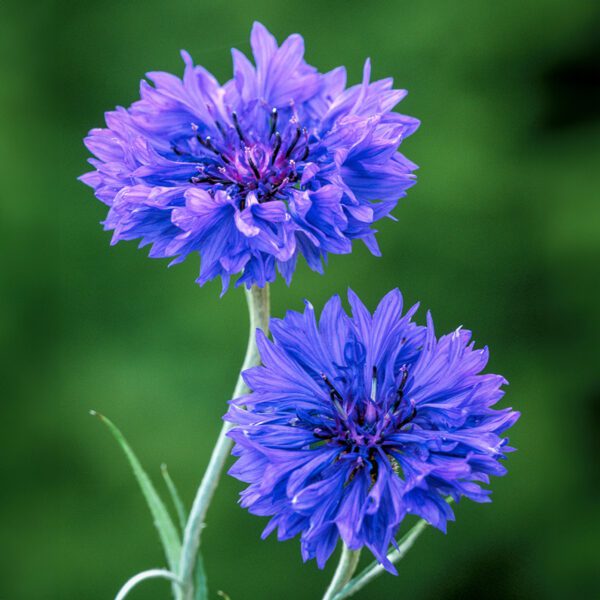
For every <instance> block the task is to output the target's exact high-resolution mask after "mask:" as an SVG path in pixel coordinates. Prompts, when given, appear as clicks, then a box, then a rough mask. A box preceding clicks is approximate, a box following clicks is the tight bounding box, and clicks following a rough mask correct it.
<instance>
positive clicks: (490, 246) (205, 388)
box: [0, 0, 600, 600]
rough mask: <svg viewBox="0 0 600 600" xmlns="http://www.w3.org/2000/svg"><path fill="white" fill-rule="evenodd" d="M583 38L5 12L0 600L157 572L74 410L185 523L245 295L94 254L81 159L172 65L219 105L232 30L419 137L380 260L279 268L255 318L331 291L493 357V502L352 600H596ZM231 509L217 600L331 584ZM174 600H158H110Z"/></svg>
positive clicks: (583, 32)
mask: <svg viewBox="0 0 600 600" xmlns="http://www.w3.org/2000/svg"><path fill="white" fill-rule="evenodd" d="M595 13H596V14H595ZM594 17H598V14H597V9H596V10H595V3H594V2H591V1H590V2H588V1H585V0H574V1H573V2H565V0H562V1H556V0H545V1H543V0H529V1H523V0H507V1H505V2H486V1H481V0H477V1H475V0H473V1H470V0H466V1H459V2H445V1H441V0H438V1H428V2H391V1H388V2H362V1H361V2H359V1H354V0H352V1H350V0H343V1H342V0H335V1H328V2H324V1H323V0H318V1H317V0H306V1H304V2H301V3H290V2H275V0H255V1H254V2H252V3H248V2H245V1H242V0H229V1H228V2H224V1H222V0H212V1H211V2H205V1H201V0H196V1H195V2H188V1H184V0H173V1H171V2H159V1H157V0H147V1H146V2H133V1H121V0H104V1H79V2H76V1H73V0H54V1H51V0H45V1H40V2H33V3H29V4H23V3H19V2H16V1H14V0H8V2H4V3H2V6H0V76H1V84H0V128H1V131H2V134H1V135H0V170H1V182H2V185H1V187H0V194H1V197H2V201H1V203H0V215H1V218H0V231H1V233H2V235H1V236H0V239H1V240H2V242H1V243H2V245H3V251H2V259H3V265H2V272H1V274H0V281H2V284H1V290H2V291H1V293H0V339H1V340H2V346H3V348H4V350H5V352H4V353H3V360H2V368H3V371H5V372H4V373H3V377H2V419H1V420H0V428H1V430H2V431H1V434H2V435H1V438H0V439H1V442H0V444H1V446H0V447H1V451H2V457H1V464H2V471H3V475H2V484H1V485H2V491H1V492H0V502H1V512H0V539H1V548H2V552H1V556H2V558H1V560H0V598H1V599H2V600H46V599H48V600H71V599H73V600H83V599H85V600H106V599H108V598H111V597H113V595H114V594H115V592H116V590H117V589H118V587H119V585H120V584H121V583H122V582H123V581H124V580H125V579H126V578H127V577H128V576H130V575H131V574H133V573H134V572H136V571H137V570H141V569H145V568H149V567H155V566H160V565H162V564H163V562H164V561H163V558H162V556H161V553H160V549H159V544H158V542H157V539H156V535H155V531H154V529H153V527H152V525H151V522H150V518H149V515H148V511H147V509H146V506H145V505H144V501H143V499H142V497H141V495H140V494H139V491H138V489H137V487H136V484H135V481H134V479H133V477H132V475H131V473H130V471H129V468H128V465H127V464H126V462H125V460H124V458H123V456H122V455H121V454H120V452H119V450H118V449H117V447H116V446H115V444H114V441H113V440H112V439H111V437H110V436H109V434H108V433H107V431H106V430H105V429H104V428H103V427H102V426H101V425H100V424H99V423H98V421H97V420H94V419H92V418H91V417H89V416H88V410H89V409H90V408H94V409H96V410H98V411H100V412H103V413H105V414H106V415H108V416H110V417H111V418H112V419H113V420H114V421H115V422H116V423H117V424H118V425H119V426H120V427H121V428H122V430H123V431H124V432H125V433H126V434H127V436H128V438H129V441H130V442H131V443H132V445H133V446H134V448H135V449H136V451H137V452H138V455H139V456H140V458H141V459H142V461H143V463H144V464H145V466H146V467H147V469H148V470H149V472H150V473H151V475H152V476H153V477H154V479H155V481H156V482H157V483H160V470H159V465H160V463H161V462H166V463H167V464H168V465H169V469H170V472H171V474H172V476H173V478H174V479H175V480H176V482H177V483H178V485H179V487H180V489H181V491H182V493H183V495H184V497H185V498H186V500H187V501H188V502H190V501H191V498H192V496H193V493H194V490H195V486H196V485H197V483H198V481H199V479H200V477H201V474H202V471H203V468H204V466H205V464H206V462H207V459H208V453H209V451H210V448H211V445H212V442H213V440H214V439H215V437H216V435H217V431H218V429H219V426H220V423H219V418H220V416H221V414H222V413H223V412H224V410H225V402H226V400H227V399H228V397H229V394H230V393H231V390H232V388H233V384H234V381H235V377H236V370H237V369H238V367H239V365H240V363H241V359H242V354H243V347H244V344H245V336H246V327H247V317H246V308H245V305H244V299H243V295H242V294H241V293H239V292H237V293H236V292H230V293H228V294H227V295H226V296H225V298H223V299H222V300H221V299H219V291H220V287H219V284H218V283H216V282H214V283H212V284H210V285H207V286H206V287H205V288H203V289H200V288H198V287H197V286H195V285H194V283H193V280H194V278H195V275H196V272H197V269H198V265H197V264H195V262H194V261H192V260H190V261H188V263H186V264H185V265H183V266H178V267H175V268H173V269H170V270H168V269H167V268H166V264H164V263H161V262H159V261H152V260H150V259H148V258H146V256H145V251H138V250H136V248H135V244H129V245H127V244H121V245H119V246H116V247H112V248H111V247H109V239H110V234H108V233H105V232H103V231H102V229H101V227H100V225H99V224H98V222H99V221H100V220H101V219H102V218H103V216H104V209H103V207H102V205H101V204H100V203H99V202H98V201H96V200H94V198H93V195H92V193H91V191H90V190H89V189H87V188H85V187H84V186H83V185H82V184H80V183H78V182H77V181H76V177H77V176H78V175H79V174H81V173H82V172H84V171H85V170H86V164H85V158H86V157H87V152H86V150H85V149H84V147H83V145H82V142H81V139H82V137H83V136H84V134H85V133H86V131H87V130H88V129H89V128H91V127H93V126H99V125H100V124H101V122H102V115H103V112H104V111H105V110H107V109H110V108H112V107H113V106H114V105H116V104H123V105H127V104H129V103H130V102H131V101H133V100H134V99H135V98H136V95H137V81H138V80H139V79H140V78H141V77H142V76H143V74H144V72H145V71H148V70H159V69H163V70H170V71H174V72H178V73H180V72H181V71H182V63H181V61H180V59H179V55H178V51H179V49H180V48H186V49H187V50H189V51H190V52H191V53H192V55H193V56H194V58H195V59H196V61H197V62H199V63H201V64H203V65H205V66H206V67H208V68H209V69H211V70H213V71H214V72H215V74H216V75H217V76H218V77H219V78H220V79H221V80H225V79H226V78H228V77H229V75H230V57H229V48H230V47H231V46H236V47H238V48H240V49H242V50H248V48H249V44H248V34H249V29H250V25H251V23H252V20H254V19H259V20H261V21H263V22H264V23H265V24H266V25H267V26H269V27H270V28H271V29H272V30H273V31H274V32H275V33H276V34H277V36H278V37H279V38H280V39H281V38H282V37H284V36H286V35H288V34H289V33H292V32H295V31H298V32H301V33H302V34H303V35H304V36H305V39H306V45H307V58H308V60H309V62H311V63H313V64H315V65H317V66H318V67H319V68H320V69H321V70H326V69H329V68H332V67H334V66H337V65H338V64H346V65H347V66H348V67H349V74H350V79H351V81H353V82H356V81H358V80H359V78H360V74H361V68H362V61H363V59H364V58H365V57H366V56H371V58H372V60H373V63H374V75H375V76H376V77H378V78H379V77H384V76H388V75H393V76H394V78H395V80H396V83H397V84H398V85H399V86H400V87H405V88H407V89H408V90H409V92H410V94H409V96H408V98H407V99H406V100H405V101H404V102H403V103H402V105H401V109H402V110H404V111H405V112H407V113H408V114H412V115H415V116H418V117H419V118H421V119H422V128H421V129H420V131H418V132H417V133H416V134H415V135H414V136H413V137H412V138H410V139H409V140H408V141H407V142H406V144H405V146H404V151H405V152H406V154H407V155H408V156H409V157H410V158H411V159H413V160H414V161H415V162H416V163H418V164H419V165H421V169H420V170H419V172H418V174H419V183H418V185H417V186H416V187H415V188H413V189H412V190H411V191H410V192H409V195H408V197H407V198H406V199H405V200H403V201H402V202H401V203H400V206H399V207H398V209H397V210H396V212H395V214H396V216H397V217H398V219H399V222H398V223H393V222H391V221H390V222H387V223H384V224H383V225H382V226H381V228H380V231H381V234H380V238H379V239H380V243H381V248H382V251H383V258H380V259H375V258H373V257H371V256H370V255H369V254H368V252H367V251H366V250H365V249H364V248H359V247H357V249H356V251H355V252H354V253H353V254H352V255H351V256H334V257H332V258H331V260H330V264H329V267H328V269H327V274H326V276H325V277H322V276H319V275H317V274H314V273H311V272H309V271H308V269H307V268H305V267H302V268H300V269H299V272H298V273H297V275H296V278H295V280H294V282H293V285H292V287H291V288H289V289H288V288H286V287H285V285H284V284H283V283H282V282H280V281H279V282H277V283H276V284H275V285H274V286H273V290H272V296H273V311H274V314H275V315H281V314H282V313H283V312H284V311H285V310H286V309H288V308H291V309H298V308H300V307H301V306H302V300H303V298H305V297H306V298H309V299H310V300H311V301H312V302H313V303H314V304H315V305H316V306H317V307H318V308H319V309H320V308H321V306H322V305H323V302H324V301H325V300H326V299H327V298H328V297H329V296H330V295H331V294H333V293H342V294H343V293H344V292H345V289H346V288H347V287H348V286H351V287H352V288H354V289H355V290H356V291H357V292H358V293H359V294H360V296H361V297H362V298H363V299H364V300H365V301H366V302H367V303H368V304H369V306H370V307H371V308H372V307H374V305H375V303H376V302H377V300H378V299H379V298H380V297H381V296H382V295H383V294H384V293H385V292H387V291H388V290H389V289H391V288H392V287H395V286H399V287H400V288H401V289H402V290H403V291H404V293H405V296H406V298H407V300H408V301H409V302H411V303H412V302H414V301H416V300H421V301H422V304H423V306H424V307H425V308H431V309H432V311H433V315H434V318H435V320H436V324H437V327H438V330H439V331H440V332H441V331H447V330H450V329H452V328H454V327H456V326H457V325H459V324H463V325H464V326H465V327H469V328H471V329H473V330H474V332H475V338H476V339H477V340H478V342H479V343H481V344H488V345H489V346H490V347H491V349H492V359H491V365H490V366H491V368H492V369H493V370H495V371H497V372H500V373H502V374H504V375H506V377H507V378H508V379H509V381H510V383H511V385H510V387H509V388H508V393H507V399H506V404H507V405H513V406H514V407H515V408H518V409H520V410H521V411H522V413H523V416H522V419H521V421H520V422H519V423H518V425H517V426H516V427H515V429H514V432H513V436H512V441H513V442H514V445H516V446H517V447H518V448H519V452H517V453H516V454H514V455H512V456H511V458H510V461H509V465H508V466H509V475H508V476H507V477H505V478H503V479H501V480H497V481H495V482H494V484H493V489H494V494H493V498H494V502H493V503H492V504H491V505H483V506H479V505H473V504H469V503H468V502H464V503H462V504H461V505H459V506H458V507H457V511H456V512H457V515H458V522H457V523H456V524H453V525H451V526H450V528H449V533H448V535H447V536H444V535H442V534H441V533H439V532H435V531H428V532H427V533H426V534H425V535H424V536H423V538H422V539H421V540H420V541H419V543H418V544H417V546H416V547H415V548H414V549H413V550H412V552H411V554H410V555H409V556H408V557H407V558H406V559H405V561H404V562H403V563H402V565H401V569H400V576H399V577H398V578H393V577H385V578H382V579H380V580H379V581H378V582H377V583H376V584H374V585H373V586H372V587H371V588H370V589H368V590H367V591H366V592H364V593H363V594H362V595H361V596H359V598H362V599H363V600H366V599H378V598H396V597H397V598H406V599H408V598H410V599H411V600H428V599H434V598H436V599H437V598H443V599H445V600H454V599H458V598H460V599H470V598H486V599H492V600H493V599H500V598H502V599H528V598H548V599H555V598H556V599H562V598H566V597H568V596H570V595H572V594H575V596H576V597H581V598H592V597H600V595H598V591H597V590H594V584H595V583H596V584H597V581H594V576H595V571H594V567H596V566H597V564H596V561H597V556H598V548H597V540H598V537H599V535H600V516H599V513H598V510H597V506H598V502H597V498H598V494H599V492H600V487H599V485H598V479H597V478H595V475H597V473H596V472H595V470H596V469H595V467H596V460H597V455H598V450H599V447H598V439H599V438H598V433H597V431H598V418H599V417H600V409H599V406H600V404H599V402H600V382H599V378H598V339H599V333H600V331H599V329H600V328H599V325H600V317H599V313H598V306H599V303H598V299H599V298H598V294H597V289H596V284H597V282H596V279H597V277H598V259H599V258H600V256H599V255H600V243H599V238H600V236H599V230H598V222H599V216H600V215H599V210H598V199H599V198H598V196H599V183H600V178H599V172H600V171H599V169H598V164H599V160H598V159H599V158H600V152H599V151H600V136H599V133H600V120H599V112H598V106H599V105H600V97H599V94H598V87H597V86H598V66H597V65H598V61H597V56H598V53H597V51H598V44H597V22H598V21H597V20H596V21H594ZM594 22H596V26H594ZM594 52H596V55H594ZM595 56H596V58H595ZM594 78H595V83H594ZM421 318H424V311H422V313H421ZM239 490H240V485H239V483H238V482H235V481H233V480H230V479H226V480H225V481H224V483H223V485H222V487H221V488H220V489H219V492H218V495H217V498H216V501H215V503H214V505H213V507H212V508H211V510H210V513H209V525H208V528H207V529H206V533H205V536H204V538H203V539H204V544H205V552H206V566H207V570H208V573H209V578H210V584H211V586H212V589H213V593H214V592H216V590H217V589H223V590H226V591H227V592H228V593H229V595H230V596H231V598H232V599H233V600H254V599H260V600H270V599H275V598H281V597H285V598H286V599H287V600H309V599H312V598H318V597H319V592H320V591H321V590H322V589H323V587H324V585H325V582H326V581H327V580H328V578H329V577H330V573H331V566H332V565H331V566H330V568H329V569H327V570H326V571H325V572H321V571H319V570H318V569H317V568H316V566H315V565H314V564H312V563H311V564H307V565H302V563H301V559H300V552H299V546H298V543H297V542H295V541H292V542H286V543H278V542H276V541H275V540H274V539H269V540H268V541H265V542H262V541H260V539H259V534H260V531H261V529H262V527H263V526H264V524H265V523H264V521H262V520H261V519H259V518H256V517H251V516H249V515H247V514H246V513H245V512H243V511H242V510H241V509H240V508H239V507H238V506H237V504H236V500H237V493H238V491H239ZM594 546H596V547H594ZM168 593H169V590H168V586H167V585H166V584H164V583H162V582H153V583H147V584H145V586H144V587H143V588H140V589H139V590H138V591H137V592H135V593H134V594H132V596H131V597H132V598H136V599H137V598H139V599H140V600H142V599H144V598H146V599H157V600H158V599H162V598H167V597H168ZM213 598H216V596H215V595H213Z"/></svg>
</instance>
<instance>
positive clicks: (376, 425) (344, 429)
mask: <svg viewBox="0 0 600 600" xmlns="http://www.w3.org/2000/svg"><path fill="white" fill-rule="evenodd" d="M321 377H322V379H323V382H324V383H325V385H326V386H327V389H328V391H329V396H330V399H331V402H332V404H333V406H334V408H335V411H334V418H333V419H332V421H331V422H330V423H329V424H328V425H327V426H326V427H324V426H323V425H322V424H321V425H319V426H318V427H316V428H314V429H313V433H314V435H315V437H317V438H318V439H319V440H322V441H323V442H325V443H329V444H335V445H338V446H340V447H341V449H342V454H344V455H351V456H354V457H355V458H356V459H357V465H360V466H362V464H363V463H364V462H365V461H366V462H367V463H370V464H371V467H372V468H376V467H373V465H375V462H376V461H375V460H374V459H375V457H376V455H377V454H378V453H380V452H385V449H384V446H385V438H386V434H390V433H395V432H397V431H399V430H401V429H403V428H405V427H407V426H408V425H409V424H410V422H411V421H412V420H413V419H414V418H415V416H416V414H417V411H416V408H415V407H414V404H413V403H412V402H407V401H406V399H405V397H404V387H405V385H406V381H407V379H408V369H407V368H406V367H402V369H401V375H400V378H401V380H400V384H399V386H398V388H397V390H396V393H395V394H394V395H393V397H391V398H387V399H385V400H383V401H381V400H380V401H379V402H376V400H375V393H372V394H371V397H368V398H366V399H361V400H358V401H351V400H347V399H346V400H345V399H344V398H343V397H342V395H341V394H340V392H338V390H337V389H336V388H335V386H334V385H333V384H332V383H331V381H330V380H329V378H328V377H327V376H326V375H324V374H322V375H321ZM373 381H374V383H373V388H375V381H376V372H374V374H373Z"/></svg>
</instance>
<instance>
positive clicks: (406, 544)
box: [332, 520, 428, 600]
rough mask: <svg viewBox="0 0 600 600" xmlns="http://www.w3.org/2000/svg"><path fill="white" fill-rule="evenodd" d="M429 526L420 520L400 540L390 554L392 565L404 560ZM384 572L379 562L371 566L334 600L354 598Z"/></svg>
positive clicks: (342, 589) (345, 586)
mask: <svg viewBox="0 0 600 600" xmlns="http://www.w3.org/2000/svg"><path fill="white" fill-rule="evenodd" d="M427 525H428V523H427V522H426V521H423V520H420V521H419V522H418V523H417V524H416V525H414V526H413V527H412V528H411V529H410V530H409V531H408V532H407V533H406V535H404V537H403V538H402V539H401V540H400V542H399V544H398V548H396V549H395V550H393V551H392V552H390V553H389V554H388V556H387V558H388V560H389V561H390V562H391V563H392V564H395V563H397V562H399V561H400V560H401V559H402V558H404V555H405V554H406V553H407V552H408V551H409V550H410V549H411V548H412V545H413V544H414V543H415V541H416V540H417V538H418V537H419V536H420V535H421V534H422V533H423V531H424V530H425V528H426V527H427ZM384 571H385V569H384V567H382V566H381V565H380V564H379V563H377V562H375V563H373V564H371V565H369V566H368V567H367V568H366V569H365V570H364V571H363V572H362V573H360V574H359V575H357V576H356V577H355V578H354V579H352V580H351V581H350V582H349V583H348V582H347V581H346V584H345V585H344V586H343V587H342V588H341V590H338V593H337V594H336V595H335V596H333V597H332V600H342V598H349V597H350V596H353V595H354V594H356V592H358V591H359V590H360V589H362V588H363V587H365V585H367V583H369V582H370V581H372V580H373V579H375V577H377V576H378V575H381V574H382V573H383V572H384Z"/></svg>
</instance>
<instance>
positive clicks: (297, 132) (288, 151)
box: [285, 127, 302, 158]
mask: <svg viewBox="0 0 600 600" xmlns="http://www.w3.org/2000/svg"><path fill="white" fill-rule="evenodd" d="M301 133H302V130H301V129H300V127H296V135H295V136H294V139H293V140H292V143H291V144H290V146H289V147H288V149H287V152H286V153H285V157H286V158H289V157H290V154H291V153H292V152H293V151H294V148H295V147H296V144H297V143H298V140H299V139H300V134H301Z"/></svg>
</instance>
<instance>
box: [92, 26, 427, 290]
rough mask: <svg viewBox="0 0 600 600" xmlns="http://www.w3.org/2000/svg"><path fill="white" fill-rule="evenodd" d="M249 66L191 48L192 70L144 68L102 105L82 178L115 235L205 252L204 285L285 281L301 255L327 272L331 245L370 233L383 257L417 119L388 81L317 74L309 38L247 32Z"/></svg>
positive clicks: (167, 248) (161, 247) (241, 58)
mask: <svg viewBox="0 0 600 600" xmlns="http://www.w3.org/2000/svg"><path fill="white" fill-rule="evenodd" d="M251 46H252V51H253V54H254V64H252V63H251V62H250V61H249V60H248V58H246V56H245V55H244V54H242V53H241V52H239V51H237V50H233V71H234V76H233V79H231V80H230V81H228V82H227V83H225V84H224V85H220V84H219V83H218V82H217V80H216V79H215V78H214V77H213V76H212V75H211V74H210V73H209V72H208V71H206V70H205V69H204V68H203V67H200V66H194V64H193V62H192V59H191V58H190V56H189V55H188V54H187V53H186V52H183V53H182V56H183V59H184V61H185V72H184V75H183V79H179V78H178V77H176V76H175V75H171V74H170V73H163V72H152V73H148V79H149V80H150V81H151V82H152V85H151V84H150V83H148V82H147V81H142V83H141V92H140V93H141V99H140V100H138V101H136V102H134V103H133V104H132V105H131V106H130V107H129V108H127V109H126V108H122V107H119V108H117V109H116V110H114V111H112V112H108V113H106V125H107V127H106V128H104V129H92V130H91V132H90V133H89V135H88V137H87V138H86V139H85V143H86V146H87V147H88V149H89V150H90V151H91V152H92V153H93V154H94V155H95V157H96V158H94V159H90V163H91V164H92V165H93V167H94V171H92V172H90V173H87V174H85V175H83V176H82V177H81V179H82V180H83V181H84V182H85V183H86V184H88V185H89V186H91V187H93V188H94V190H95V193H96V196H97V197H98V198H99V199H100V200H101V201H102V202H104V203H105V204H106V205H107V206H108V207H109V211H108V216H107V218H106V220H105V221H104V226H105V229H107V230H112V231H113V232H114V233H113V240H112V241H113V243H116V242H118V241H120V240H140V245H141V246H144V245H151V250H150V256H151V257H158V258H161V257H169V258H172V259H173V262H180V261H182V260H184V259H185V258H186V257H187V256H188V255H189V254H194V253H198V254H200V256H201V269H200V276H199V278H198V283H199V284H201V285H202V284H204V283H205V282H206V281H209V280H211V279H213V278H214V277H217V276H221V278H222V280H223V286H224V289H226V288H227V285H228V282H229V279H230V277H231V276H232V275H238V274H239V275H240V277H239V278H238V284H242V283H243V284H246V285H247V286H250V285H251V284H257V285H259V286H261V287H262V286H264V285H265V284H266V283H267V282H270V281H273V280H274V279H275V277H276V272H277V271H279V272H280V273H281V275H282V276H283V278H284V279H285V280H286V282H288V283H289V282H290V280H291V278H292V275H293V272H294V269H295V266H296V261H297V257H298V254H302V255H303V256H304V258H305V259H306V261H307V263H308V265H309V266H310V268H311V269H313V270H315V271H318V272H322V269H323V261H324V260H326V258H327V256H328V254H330V253H333V254H347V253H349V252H351V250H352V241H353V240H355V239H361V240H362V241H363V242H364V243H365V244H366V245H367V247H368V248H369V249H370V251H371V252H372V253H373V254H379V250H378V246H377V242H376V240H375V233H376V232H375V230H374V229H373V224H374V223H375V222H376V221H377V220H379V219H381V218H383V217H387V216H390V211H391V210H392V209H393V208H394V207H395V205H396V203H397V201H398V199H399V198H401V197H403V196H404V195H405V193H406V190H407V189H408V188H409V187H410V186H411V185H413V184H414V183H415V177H414V175H413V174H412V172H413V170H415V169H416V165H414V164H413V163H412V162H410V161H409V160H407V159H406V158H405V157H404V156H403V155H402V154H400V153H399V152H398V151H397V149H398V146H399V145H400V143H401V142H402V140H403V139H404V138H405V137H407V136H409V135H410V134H411V133H413V131H415V129H416V128H417V127H418V124H419V123H418V121H417V120H416V119H414V118H412V117H407V116H404V115H401V114H398V113H395V112H392V109H393V108H394V107H395V106H396V104H397V103H398V102H399V101H400V100H402V98H403V97H404V96H405V95H406V92H405V91H404V90H396V89H393V87H392V80H391V79H383V80H380V81H375V82H371V81H370V64H369V61H367V62H366V63H365V67H364V74H363V81H362V83H360V84H358V85H354V86H352V87H349V88H346V71H345V69H344V68H343V67H339V68H337V69H334V70H333V71H330V72H328V73H325V74H321V73H319V72H318V71H317V70H316V69H315V68H314V67H312V66H310V65H308V64H307V63H306V62H305V61H304V43H303V40H302V37H300V36H299V35H291V36H290V37H289V38H287V39H286V40H285V41H284V42H283V44H282V45H281V46H278V45H277V42H276V40H275V38H274V37H273V36H272V35H271V34H270V33H269V32H268V31H267V30H266V29H265V28H264V27H263V26H262V25H260V24H258V23H255V25H254V27H253V29H252V35H251Z"/></svg>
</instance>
